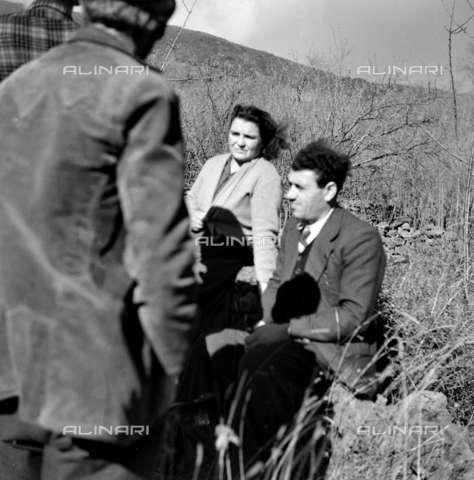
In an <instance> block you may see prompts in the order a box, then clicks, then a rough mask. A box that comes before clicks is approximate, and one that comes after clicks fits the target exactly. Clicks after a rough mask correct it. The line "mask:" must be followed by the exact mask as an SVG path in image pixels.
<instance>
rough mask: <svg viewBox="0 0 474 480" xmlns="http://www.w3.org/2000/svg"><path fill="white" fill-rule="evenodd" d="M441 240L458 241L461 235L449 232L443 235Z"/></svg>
mask: <svg viewBox="0 0 474 480" xmlns="http://www.w3.org/2000/svg"><path fill="white" fill-rule="evenodd" d="M443 238H444V239H445V240H447V241H448V242H455V241H456V240H459V239H460V238H461V235H458V234H457V233H456V232H453V231H450V232H446V233H445V234H444V235H443Z"/></svg>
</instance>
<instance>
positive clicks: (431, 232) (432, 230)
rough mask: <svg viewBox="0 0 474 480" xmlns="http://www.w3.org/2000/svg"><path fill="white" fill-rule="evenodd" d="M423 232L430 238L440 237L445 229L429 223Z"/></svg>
mask: <svg viewBox="0 0 474 480" xmlns="http://www.w3.org/2000/svg"><path fill="white" fill-rule="evenodd" d="M423 233H424V234H425V235H426V236H427V237H428V238H440V237H441V236H442V235H443V233H444V230H443V229H442V228H441V227H436V226H434V225H427V226H426V227H424V228H423Z"/></svg>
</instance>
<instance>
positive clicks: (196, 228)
mask: <svg viewBox="0 0 474 480" xmlns="http://www.w3.org/2000/svg"><path fill="white" fill-rule="evenodd" d="M205 216H206V214H205V213H204V212H202V211H201V210H197V211H196V212H194V214H193V215H192V217H191V231H192V232H194V233H198V232H202V231H203V230H204V217H205Z"/></svg>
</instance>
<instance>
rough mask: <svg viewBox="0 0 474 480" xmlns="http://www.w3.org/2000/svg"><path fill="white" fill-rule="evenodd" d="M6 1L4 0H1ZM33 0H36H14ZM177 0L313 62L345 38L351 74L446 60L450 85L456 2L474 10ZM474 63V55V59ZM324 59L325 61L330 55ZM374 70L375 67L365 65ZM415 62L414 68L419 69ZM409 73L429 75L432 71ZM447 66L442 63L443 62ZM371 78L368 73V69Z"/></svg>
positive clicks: (458, 16) (198, 22)
mask: <svg viewBox="0 0 474 480" xmlns="http://www.w3.org/2000/svg"><path fill="white" fill-rule="evenodd" d="M0 1H1V0H0ZM14 1H17V2H19V3H24V4H26V5H27V4H29V3H31V1H32V0H14ZM184 2H185V3H183V0H176V4H177V8H176V12H175V14H174V15H173V17H172V19H171V22H170V23H172V24H174V25H182V24H183V23H184V21H185V18H186V16H187V14H188V12H187V10H186V8H185V4H186V5H187V7H188V9H190V8H191V7H192V5H193V3H194V2H195V4H194V9H193V11H192V13H191V15H190V16H189V19H188V22H187V25H186V26H187V27H188V28H190V29H192V30H199V31H202V32H207V33H211V34H213V35H216V36H219V37H223V38H225V39H227V40H230V41H232V42H235V43H240V44H242V45H245V46H248V47H252V48H255V49H258V50H264V51H267V52H271V53H273V54H275V55H280V56H282V57H285V58H290V59H292V60H299V61H301V62H307V60H308V58H309V57H312V58H313V59H318V60H319V61H322V62H329V63H334V61H333V60H331V59H332V58H334V56H335V57H336V58H341V54H340V52H341V46H345V49H346V51H347V52H349V53H348V55H347V57H346V59H345V61H344V67H345V72H344V73H346V74H350V75H351V76H357V69H358V67H359V72H361V71H362V70H361V69H360V67H369V66H370V67H371V68H373V70H371V72H372V73H371V75H369V76H371V77H372V78H373V79H377V78H379V77H377V76H376V75H374V74H373V72H376V73H382V72H384V71H388V67H393V66H397V67H400V68H402V69H403V68H405V69H406V70H407V71H409V69H410V67H426V66H428V67H429V66H440V67H441V66H442V67H443V73H442V75H441V76H437V78H436V81H437V84H438V85H448V82H449V70H448V32H447V28H448V27H449V23H450V12H451V9H452V7H453V2H455V13H454V20H455V21H456V22H458V23H464V22H465V21H466V20H468V19H469V17H470V16H471V15H473V14H474V10H473V9H472V8H471V7H470V6H469V3H470V4H471V5H473V7H474V0H196V1H195V0H184ZM473 38H474V19H472V20H471V21H470V22H468V23H467V32H466V33H461V34H458V35H455V36H454V37H453V48H452V50H453V59H454V64H455V65H454V66H455V69H454V73H455V75H456V77H457V79H458V80H459V81H460V80H461V77H462V75H461V73H460V69H459V66H460V62H461V60H462V58H463V57H465V55H466V48H467V46H468V44H469V43H474V40H473ZM472 62H473V64H474V56H473V59H472ZM322 65H324V63H322ZM365 70H367V68H366V69H365ZM413 71H414V70H413V68H412V72H413ZM432 71H433V70H430V71H425V70H423V74H422V75H418V74H413V75H411V76H407V77H404V79H405V80H407V81H412V82H415V83H426V81H427V80H428V79H430V80H434V78H435V76H434V75H433V73H430V72H432ZM438 72H440V70H438ZM364 78H368V76H367V75H364Z"/></svg>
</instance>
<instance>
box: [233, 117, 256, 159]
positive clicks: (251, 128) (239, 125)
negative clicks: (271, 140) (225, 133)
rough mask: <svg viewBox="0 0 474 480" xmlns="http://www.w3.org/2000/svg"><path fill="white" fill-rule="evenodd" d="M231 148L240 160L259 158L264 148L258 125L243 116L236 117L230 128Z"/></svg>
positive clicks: (235, 157) (235, 156) (234, 155)
mask: <svg viewBox="0 0 474 480" xmlns="http://www.w3.org/2000/svg"><path fill="white" fill-rule="evenodd" d="M229 150H230V153H231V154H232V156H233V157H234V159H235V160H237V161H238V162H248V161H250V160H253V159H254V158H257V157H258V156H259V155H260V151H261V150H262V137H261V136H260V130H259V128H258V126H257V125H256V124H255V123H254V122H249V121H248V120H244V119H243V118H238V117H236V118H234V120H232V123H231V125H230V130H229Z"/></svg>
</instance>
